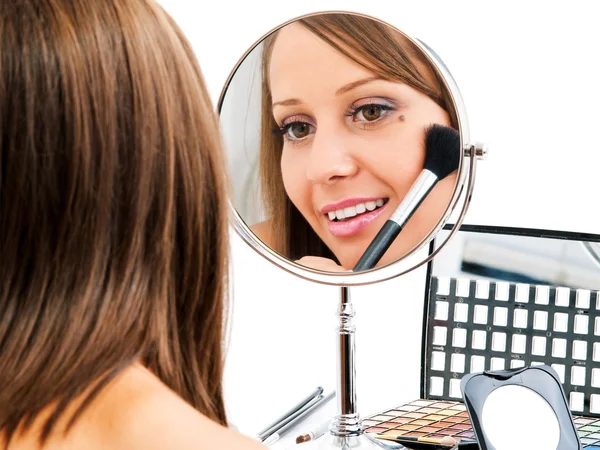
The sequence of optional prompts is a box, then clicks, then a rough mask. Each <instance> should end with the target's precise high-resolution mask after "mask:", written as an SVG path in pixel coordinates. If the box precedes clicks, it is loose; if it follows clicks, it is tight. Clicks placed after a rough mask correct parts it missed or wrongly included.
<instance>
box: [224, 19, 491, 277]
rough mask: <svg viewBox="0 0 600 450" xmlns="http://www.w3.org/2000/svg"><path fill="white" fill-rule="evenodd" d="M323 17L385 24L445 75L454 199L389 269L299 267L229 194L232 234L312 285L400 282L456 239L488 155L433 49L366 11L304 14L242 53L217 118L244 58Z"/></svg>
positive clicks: (228, 82) (388, 265)
mask: <svg viewBox="0 0 600 450" xmlns="http://www.w3.org/2000/svg"><path fill="white" fill-rule="evenodd" d="M324 14H349V15H355V16H360V17H364V18H367V19H370V20H373V21H376V22H379V23H381V24H383V25H385V26H388V27H391V28H392V29H393V30H395V31H396V32H398V33H400V34H401V35H403V36H404V37H406V38H407V39H408V40H409V41H410V42H412V43H413V44H414V45H416V46H417V48H418V49H419V50H421V51H422V52H423V54H424V55H425V56H426V58H427V59H428V60H429V62H430V63H431V65H432V67H433V68H434V70H436V71H437V72H438V74H439V75H440V76H441V78H442V81H443V83H444V85H445V87H446V89H447V90H448V92H449V93H450V98H451V100H452V105H453V107H454V108H455V111H456V113H457V118H458V127H459V130H458V131H459V134H460V146H461V150H462V151H461V158H460V162H459V167H458V176H457V181H456V185H455V186H454V191H453V194H452V198H451V200H450V202H449V204H448V206H447V207H446V210H445V212H444V214H443V215H442V217H441V218H440V220H439V221H438V223H437V225H436V226H435V227H434V228H433V229H432V230H430V232H429V233H428V234H427V236H425V237H424V238H423V239H422V240H421V241H420V242H419V243H418V244H417V245H415V247H413V249H412V250H411V251H410V252H408V253H407V254H405V255H404V256H402V257H401V258H399V259H397V260H396V261H394V262H392V263H389V264H387V265H385V266H381V267H376V268H373V269H370V270H365V271H361V272H351V271H349V272H326V271H322V270H316V269H312V268H310V267H307V266H303V265H301V264H298V263H296V262H294V261H291V260H290V259H288V258H286V257H284V256H283V255H281V254H279V253H277V252H276V251H274V250H273V249H272V248H270V247H269V246H268V245H266V244H265V243H264V242H263V241H261V240H260V239H259V238H258V237H257V236H256V235H255V234H254V233H253V232H252V231H251V230H250V227H249V226H248V225H247V224H246V223H245V222H244V220H243V219H242V218H241V217H240V215H239V213H238V211H237V210H236V208H235V205H233V203H232V199H231V196H229V198H228V203H229V210H230V215H229V220H230V223H231V225H232V226H233V228H234V230H235V231H236V233H237V234H238V235H239V236H240V237H241V238H242V240H244V241H245V242H246V243H247V244H248V245H249V246H250V247H251V248H252V249H253V250H255V251H256V252H257V253H258V254H259V255H261V256H262V257H264V258H265V259H267V260H268V261H270V262H271V263H273V264H275V265H276V266H277V267H279V268H281V269H283V270H285V271H286V272H288V273H291V274H293V275H296V276H298V277H300V278H302V279H305V280H308V281H313V282H316V283H320V284H325V285H332V286H362V285H369V284H373V283H378V282H381V281H385V280H389V279H392V278H396V277H398V276H400V275H403V274H405V273H408V272H410V271H412V270H414V269H416V268H418V267H420V266H422V265H424V264H426V263H428V262H429V261H430V260H431V259H432V258H433V257H434V256H435V255H436V254H437V253H438V252H439V251H440V250H441V249H442V248H443V246H444V245H445V243H446V242H447V241H448V240H449V239H450V238H451V237H452V235H453V234H454V232H456V231H457V230H458V229H459V228H460V225H461V223H462V221H463V219H464V216H465V214H466V211H467V209H468V206H469V203H470V200H471V193H472V190H473V184H474V180H475V164H476V160H477V158H478V157H485V156H486V154H487V149H484V148H483V147H482V145H481V144H478V146H475V145H472V144H470V143H469V124H468V120H467V114H466V109H465V105H464V102H463V99H462V96H461V94H460V91H459V89H458V85H457V84H456V82H455V80H454V78H453V77H452V75H451V74H450V71H449V70H448V68H447V67H446V65H445V64H444V63H443V62H442V60H441V59H440V57H439V56H438V55H437V54H436V53H435V52H434V51H433V50H432V49H431V48H429V47H428V46H427V45H426V44H425V43H423V42H422V41H420V40H418V39H415V38H413V37H411V36H409V35H407V34H406V33H404V32H402V31H400V30H399V29H398V28H396V27H394V26H393V25H391V24H389V23H387V22H385V21H383V20H381V19H378V18H376V17H373V16H370V15H366V14H362V13H356V12H352V11H344V10H327V11H319V12H314V13H310V14H304V15H302V16H298V17H295V18H293V19H290V20H288V21H286V22H284V23H282V24H281V25H279V26H277V27H275V28H273V29H272V30H270V31H269V32H268V33H265V34H264V35H263V36H262V37H261V38H260V39H258V40H257V41H256V42H255V43H254V44H253V45H252V46H251V47H250V48H249V49H248V50H247V51H246V52H245V53H244V55H243V56H242V57H241V58H240V59H239V60H238V62H237V64H236V65H235V67H234V68H233V70H232V71H231V73H230V74H229V77H228V78H227V81H226V82H225V85H224V87H223V89H222V91H221V95H220V96H219V102H218V106H217V113H218V115H219V117H220V116H221V109H222V107H223V103H224V100H225V96H226V94H227V90H228V88H229V85H230V84H231V82H232V80H233V78H234V76H235V74H236V72H237V71H238V69H239V67H240V66H241V65H242V64H243V63H244V60H245V59H246V57H247V56H248V55H249V54H250V53H251V52H252V51H253V50H254V49H255V48H256V47H257V46H258V45H260V43H261V42H262V41H263V40H264V39H265V38H267V37H268V36H269V35H271V34H272V33H274V32H276V31H278V30H279V29H281V28H283V27H285V26H287V25H289V24H291V23H294V22H296V21H298V20H300V19H303V18H306V17H311V16H317V15H324ZM225 150H226V149H225ZM225 153H226V154H227V150H226V151H225ZM228 160H229V158H228ZM227 164H228V165H229V163H227ZM467 174H469V176H468V183H467V181H466V180H467ZM465 184H467V188H466V190H465ZM461 199H462V201H463V204H462V207H461V209H460V213H459V216H458V218H457V220H456V221H455V224H454V227H453V230H452V232H451V233H449V235H448V236H447V239H446V240H445V241H444V242H443V243H442V244H440V245H439V246H438V247H437V250H436V251H435V252H434V253H430V254H429V255H427V249H428V248H427V244H429V243H430V242H432V240H433V239H434V238H435V235H436V234H437V233H438V232H439V230H440V229H441V228H442V227H443V226H444V225H445V224H446V222H447V221H448V219H449V218H450V216H451V214H452V213H453V212H454V211H455V210H456V209H457V206H458V204H459V201H460V200H461ZM423 250H425V253H426V254H425V256H424V257H423V259H422V260H418V259H417V262H412V261H413V257H414V256H417V255H416V254H417V253H418V252H421V251H423Z"/></svg>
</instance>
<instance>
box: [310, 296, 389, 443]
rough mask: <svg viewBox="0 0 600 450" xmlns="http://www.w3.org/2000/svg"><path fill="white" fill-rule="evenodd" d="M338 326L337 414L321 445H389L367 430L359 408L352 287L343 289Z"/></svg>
mask: <svg viewBox="0 0 600 450" xmlns="http://www.w3.org/2000/svg"><path fill="white" fill-rule="evenodd" d="M340 291H341V292H340V294H341V295H340V303H339V307H338V315H339V326H338V328H337V335H336V336H337V339H338V342H337V385H336V398H337V403H338V405H337V415H336V416H335V417H334V418H333V420H332V421H331V424H330V425H329V434H328V435H327V434H326V435H325V436H323V437H322V438H321V439H320V440H321V442H320V446H319V448H320V449H343V450H349V449H361V450H362V449H365V450H367V449H378V450H379V449H385V448H386V447H385V446H384V445H383V444H382V443H380V442H379V441H377V440H376V439H374V438H372V437H370V436H369V435H368V434H366V433H365V432H364V427H363V424H362V419H361V417H360V414H359V413H358V412H357V408H356V381H355V380H356V364H355V354H356V347H355V334H356V326H355V325H354V322H353V319H354V314H355V312H354V306H353V305H352V301H351V299H350V288H349V287H347V286H343V287H342V288H341V289H340Z"/></svg>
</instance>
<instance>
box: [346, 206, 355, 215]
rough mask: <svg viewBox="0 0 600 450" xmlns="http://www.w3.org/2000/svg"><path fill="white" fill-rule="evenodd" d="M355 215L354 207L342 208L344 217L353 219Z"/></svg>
mask: <svg viewBox="0 0 600 450" xmlns="http://www.w3.org/2000/svg"><path fill="white" fill-rule="evenodd" d="M355 215H356V206H348V207H347V208H344V216H346V217H354V216H355Z"/></svg>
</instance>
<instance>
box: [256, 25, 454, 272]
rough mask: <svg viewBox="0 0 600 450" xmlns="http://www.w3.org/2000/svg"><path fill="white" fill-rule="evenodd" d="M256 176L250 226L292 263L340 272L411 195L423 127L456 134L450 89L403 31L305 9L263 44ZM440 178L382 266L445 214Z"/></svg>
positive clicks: (446, 198) (449, 183)
mask: <svg viewBox="0 0 600 450" xmlns="http://www.w3.org/2000/svg"><path fill="white" fill-rule="evenodd" d="M262 80H263V81H262V92H261V101H262V117H261V124H260V157H259V168H258V170H259V182H260V189H261V194H262V199H263V204H264V210H265V217H266V220H263V221H260V222H259V223H255V224H254V225H252V226H251V229H252V230H253V231H254V232H255V233H256V234H257V235H258V237H259V238H260V239H261V240H263V241H264V242H265V243H266V244H268V245H269V246H270V247H272V248H273V249H275V250H276V251H277V252H279V253H280V254H282V255H284V256H286V257H287V258H290V259H293V260H295V261H298V262H299V263H300V264H305V265H307V266H310V267H313V268H316V269H321V270H327V271H348V270H350V269H352V267H354V265H355V264H356V262H357V261H358V260H359V258H360V256H361V255H362V254H363V252H364V251H365V249H366V248H367V247H368V245H369V244H370V243H371V241H372V240H373V238H374V237H375V236H376V234H377V232H378V231H379V230H380V229H381V227H382V226H383V224H384V223H385V222H386V220H387V219H389V218H390V216H391V215H392V213H393V211H394V210H395V209H396V207H397V206H398V205H399V204H400V202H401V201H402V199H403V198H404V196H405V195H406V193H407V192H408V191H409V189H410V188H411V186H412V185H413V183H414V182H415V180H416V179H417V177H418V175H419V173H420V172H421V170H422V169H423V165H424V160H425V145H424V130H425V129H426V128H427V127H428V126H429V125H431V124H434V123H437V124H440V125H445V126H449V127H452V128H455V129H458V125H457V119H456V113H455V111H454V108H453V106H452V105H453V103H452V101H451V100H450V95H449V93H448V92H447V91H446V89H445V86H444V84H443V82H442V80H441V79H440V77H439V75H438V74H437V72H436V71H435V70H434V69H433V67H432V66H431V65H430V63H429V61H428V60H427V58H426V57H425V55H423V54H422V53H421V52H420V50H419V49H418V48H417V47H416V46H415V45H414V44H412V43H411V42H410V41H409V40H408V39H407V38H406V37H404V36H403V35H402V34H401V33H399V32H397V31H395V30H394V29H392V28H391V27H388V26H386V25H384V24H382V23H380V22H377V21H375V20H372V19H369V18H365V17H361V16H357V15H351V14H320V15H314V16H310V17H307V18H304V19H301V20H299V21H296V22H294V23H292V24H290V25H287V26H285V27H283V28H281V29H280V30H279V31H278V32H276V33H274V34H272V35H270V36H269V37H268V38H267V39H266V40H265V41H264V42H263V53H262ZM455 184H456V174H453V175H451V176H449V177H447V178H446V179H444V180H443V181H441V182H440V183H438V185H437V186H436V187H435V188H434V189H433V191H432V192H431V193H430V194H429V196H428V197H427V199H426V200H425V201H424V203H423V204H422V205H421V206H420V207H419V209H418V210H417V212H416V213H415V215H414V216H413V217H412V218H411V220H410V221H409V222H408V224H407V226H406V227H405V228H404V229H403V231H402V233H401V234H400V236H399V237H398V238H397V239H396V241H395V242H394V243H393V244H392V246H391V247H390V249H389V250H388V251H387V253H386V254H385V255H384V256H383V258H382V259H381V260H380V261H379V264H378V266H382V265H386V264H389V263H390V262H393V261H395V260H396V259H398V258H400V257H402V256H403V255H405V254H406V253H408V252H410V251H411V250H412V249H413V248H414V247H415V246H416V245H418V244H419V243H420V242H421V241H422V240H423V239H424V238H425V237H426V236H427V235H428V234H429V232H430V231H431V230H432V229H433V228H434V227H435V226H436V225H437V223H438V222H439V220H440V219H441V216H442V215H443V214H444V212H445V211H446V210H447V208H448V205H449V202H450V199H451V197H452V194H453V191H454V187H455Z"/></svg>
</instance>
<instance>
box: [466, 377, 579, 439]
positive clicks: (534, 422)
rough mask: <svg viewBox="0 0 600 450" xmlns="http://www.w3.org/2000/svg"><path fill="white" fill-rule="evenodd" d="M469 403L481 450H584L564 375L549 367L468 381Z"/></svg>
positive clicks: (467, 400)
mask: <svg viewBox="0 0 600 450" xmlns="http://www.w3.org/2000/svg"><path fill="white" fill-rule="evenodd" d="M460 389H461V392H462V395H463V400H464V403H465V406H466V408H467V412H468V413H469V418H470V420H471V423H472V425H473V431H474V432H475V436H476V438H477V441H478V442H479V447H480V448H481V450H529V449H532V450H533V449H535V450H578V449H579V450H580V449H581V448H582V446H581V443H580V441H579V437H578V434H577V430H576V428H575V424H574V422H573V418H572V416H571V412H570V410H569V404H568V402H567V398H566V396H565V392H564V390H563V388H562V385H561V382H560V379H559V376H558V374H557V373H556V371H555V370H554V369H552V368H551V367H549V366H546V365H540V366H534V367H520V368H516V369H508V370H498V371H484V372H481V373H471V374H468V375H466V376H465V377H463V379H462V380H461V383H460Z"/></svg>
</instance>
